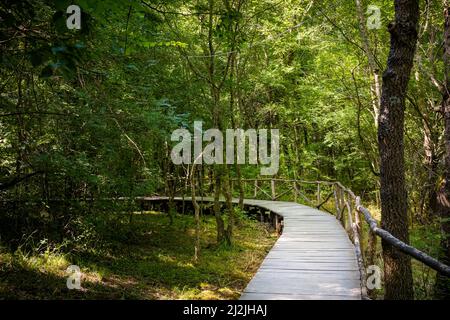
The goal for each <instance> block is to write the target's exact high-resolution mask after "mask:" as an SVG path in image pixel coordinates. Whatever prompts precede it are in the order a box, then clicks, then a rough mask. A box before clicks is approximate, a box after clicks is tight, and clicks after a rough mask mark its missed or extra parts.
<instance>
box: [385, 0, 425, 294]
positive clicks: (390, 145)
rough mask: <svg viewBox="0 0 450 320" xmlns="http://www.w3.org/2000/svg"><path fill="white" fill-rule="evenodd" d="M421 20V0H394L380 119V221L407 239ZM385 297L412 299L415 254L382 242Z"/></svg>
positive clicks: (401, 237)
mask: <svg viewBox="0 0 450 320" xmlns="http://www.w3.org/2000/svg"><path fill="white" fill-rule="evenodd" d="M418 20H419V1H418V0H395V21H394V22H391V23H390V24H389V27H388V29H389V32H390V34H391V49H390V52H389V57H388V61H387V68H386V70H385V72H384V74H383V86H382V95H381V110H380V116H379V119H378V145H379V151H380V158H381V162H380V182H381V226H382V228H384V229H386V230H387V231H389V232H390V233H391V234H392V235H394V236H395V237H397V238H398V239H400V240H402V241H404V242H405V243H409V231H408V213H407V209H408V208H407V194H406V188H405V168H404V144H403V136H404V109H405V96H406V90H407V87H408V82H409V78H410V74H411V68H412V66H413V59H414V53H415V49H416V42H417V26H418ZM382 246H383V259H384V279H385V299H412V298H413V297H414V292H413V280H412V270H411V258H410V257H408V256H406V255H405V254H403V253H401V252H399V251H398V250H397V249H395V248H393V247H392V246H391V245H389V244H388V243H386V242H383V243H382Z"/></svg>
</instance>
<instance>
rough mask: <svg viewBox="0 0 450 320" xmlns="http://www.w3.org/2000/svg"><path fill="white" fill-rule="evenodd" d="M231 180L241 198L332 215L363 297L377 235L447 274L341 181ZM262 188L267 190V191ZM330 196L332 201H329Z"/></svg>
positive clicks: (208, 185)
mask: <svg viewBox="0 0 450 320" xmlns="http://www.w3.org/2000/svg"><path fill="white" fill-rule="evenodd" d="M231 182H232V183H231V186H232V188H231V189H232V190H231V191H232V193H233V196H235V197H236V195H238V196H239V195H242V193H241V192H236V191H237V190H236V187H239V185H240V188H242V190H243V191H244V194H243V195H244V198H246V199H249V198H250V199H251V198H253V199H256V198H258V199H261V198H262V199H267V200H272V201H283V200H284V201H294V202H300V203H305V204H307V205H309V206H312V207H315V208H317V209H321V210H324V211H327V212H328V213H331V214H333V215H335V216H336V219H338V220H339V222H340V223H341V225H342V226H343V227H344V229H345V230H346V231H347V234H348V235H349V237H350V239H351V241H352V242H353V244H354V246H355V253H356V257H357V260H358V267H359V271H360V274H361V283H362V288H361V289H362V295H363V298H367V297H368V294H367V288H366V266H370V265H374V264H375V255H376V244H377V241H376V237H377V236H378V237H380V238H381V239H382V240H384V241H386V242H387V243H389V244H390V245H392V246H394V247H395V248H397V249H398V250H400V251H401V252H403V253H405V254H407V255H409V256H411V257H413V258H414V259H416V260H418V261H420V262H422V263H423V264H425V265H427V266H428V267H430V268H432V269H434V270H436V271H437V272H439V273H441V274H443V275H445V276H448V277H450V267H449V266H447V265H445V264H443V263H442V262H440V261H438V260H437V259H435V258H433V257H431V256H429V255H428V254H426V253H424V252H422V251H420V250H418V249H416V248H414V247H412V246H410V245H409V244H406V243H405V242H403V241H401V240H399V239H397V238H395V237H394V236H393V235H392V234H391V233H389V232H388V231H386V230H384V229H382V228H380V227H379V226H378V223H377V221H376V220H375V219H374V218H373V216H372V215H371V213H370V211H369V209H367V208H366V207H364V206H363V205H362V204H361V199H360V197H358V196H356V195H355V194H354V193H353V191H352V190H350V189H348V188H346V187H345V186H343V185H342V184H341V183H340V182H330V181H304V180H296V179H262V178H260V179H241V180H240V181H239V180H237V179H232V180H231ZM202 183H203V185H202V187H201V188H200V189H197V190H200V193H201V194H200V196H209V195H210V191H211V190H212V185H213V183H214V181H213V180H208V179H205V180H204V181H203V182H202ZM268 187H269V188H268ZM265 188H267V189H269V190H270V191H269V192H267V191H266V190H267V189H265ZM180 190H182V191H183V196H184V195H187V196H189V193H186V192H187V191H188V189H186V188H184V189H183V188H182V189H179V190H177V191H176V193H178V192H179V191H180ZM277 191H278V192H277ZM249 193H250V196H249ZM332 197H333V200H334V201H333V202H334V203H332V204H330V199H331V198H332ZM312 198H313V199H312ZM330 207H334V211H335V212H332V211H330ZM331 210H333V209H331ZM362 221H365V222H366V223H367V225H368V234H367V235H365V234H364V228H363V226H362ZM366 236H367V237H368V238H367V248H366V249H367V250H366V251H365V252H364V248H363V245H362V241H363V239H365V237H366Z"/></svg>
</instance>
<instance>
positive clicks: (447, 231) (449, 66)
mask: <svg viewBox="0 0 450 320" xmlns="http://www.w3.org/2000/svg"><path fill="white" fill-rule="evenodd" d="M449 5H450V3H449V1H448V0H444V18H445V25H444V29H445V30H444V76H445V83H444V88H443V90H442V91H443V98H442V106H441V112H442V114H443V116H444V132H445V135H444V136H445V137H444V139H445V170H444V179H443V182H442V184H441V188H440V190H439V196H438V202H439V205H440V216H441V233H442V240H441V247H442V253H441V257H440V259H441V261H442V262H443V263H445V264H447V265H449V264H450V238H449V235H450V91H449V90H450V7H449ZM435 289H436V290H435V296H436V298H440V299H449V298H450V280H449V279H448V277H446V276H443V275H441V274H437V276H436V287H435Z"/></svg>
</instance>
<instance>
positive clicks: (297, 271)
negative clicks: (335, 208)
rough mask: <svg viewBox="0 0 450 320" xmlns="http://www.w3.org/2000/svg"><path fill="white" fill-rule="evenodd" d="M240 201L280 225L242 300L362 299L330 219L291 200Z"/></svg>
mask: <svg viewBox="0 0 450 320" xmlns="http://www.w3.org/2000/svg"><path fill="white" fill-rule="evenodd" d="M157 199H159V200H163V199H164V200H167V199H168V198H166V197H164V198H157ZM143 200H152V198H143ZM175 200H176V201H180V200H182V199H181V198H175ZM203 201H207V202H210V201H212V199H211V198H204V199H203ZM233 201H234V202H237V201H238V200H237V199H234V200H233ZM244 203H245V205H247V206H253V207H259V208H263V209H265V210H268V211H271V212H273V213H276V214H278V215H280V216H282V217H283V223H284V227H283V233H282V235H281V236H280V238H279V239H278V240H277V242H276V243H275V245H274V246H273V248H272V249H271V250H270V252H269V254H268V255H267V257H266V258H265V259H264V261H263V263H262V264H261V266H260V268H259V270H258V271H257V273H256V274H255V276H254V277H253V279H252V280H251V281H250V283H249V284H248V285H247V287H246V289H245V290H244V292H243V294H242V296H241V300H278V299H280V300H360V299H361V278H360V272H359V269H358V263H357V258H356V252H355V246H354V245H353V244H352V242H351V241H350V239H349V238H348V236H347V233H346V231H345V230H344V228H343V227H342V226H341V225H340V223H339V222H338V221H337V220H336V218H335V217H334V216H332V215H330V214H327V213H325V212H322V211H320V210H317V209H313V208H311V207H308V206H304V205H301V204H298V203H295V202H283V201H266V200H250V199H246V200H244Z"/></svg>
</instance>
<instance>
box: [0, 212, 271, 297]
mask: <svg viewBox="0 0 450 320" xmlns="http://www.w3.org/2000/svg"><path fill="white" fill-rule="evenodd" d="M100 221H101V219H97V220H96V222H95V223H93V224H92V225H91V229H89V228H87V230H90V231H88V232H85V233H84V234H83V235H82V237H80V239H79V240H78V242H75V245H74V247H73V248H72V249H71V250H70V251H69V252H70V253H66V254H64V253H61V252H63V251H67V250H61V249H58V250H57V249H55V248H54V249H49V246H46V243H45V241H42V242H41V244H42V245H41V246H40V249H36V250H35V252H31V253H24V252H23V251H21V250H17V251H15V252H14V253H11V252H8V251H7V250H6V249H5V248H2V247H0V299H236V298H239V296H240V294H241V292H242V290H243V289H244V288H245V286H246V284H247V283H248V282H249V281H250V279H251V278H252V276H253V275H254V273H255V272H256V271H257V269H258V267H259V265H260V264H261V262H262V260H263V259H264V257H265V256H266V254H267V252H268V251H269V250H270V248H271V247H272V245H273V244H274V242H275V241H276V234H275V233H272V232H269V231H268V230H267V229H266V227H265V226H263V225H261V224H260V223H259V222H256V221H252V220H249V219H248V218H245V217H243V218H241V220H240V226H239V227H238V228H236V229H235V232H236V235H235V243H234V245H233V246H232V247H225V246H218V245H217V244H216V241H215V222H214V218H213V217H203V218H202V251H201V258H200V261H199V262H198V263H197V264H195V263H194V262H193V253H194V226H195V225H194V219H193V217H192V216H181V215H178V216H176V217H175V219H174V223H173V225H169V223H168V219H167V216H165V215H163V214H160V213H155V212H148V213H144V214H137V215H134V216H133V219H132V222H131V223H130V221H129V217H127V216H123V217H121V218H118V217H116V218H115V219H113V220H111V221H109V222H108V223H105V222H103V224H102V223H101V222H100ZM94 233H95V236H93V234H94ZM72 245H73V244H72ZM69 265H78V266H79V267H80V268H81V271H82V273H83V276H82V278H81V286H82V290H68V289H67V286H66V281H67V277H68V274H67V273H66V269H67V267H68V266H69Z"/></svg>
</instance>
